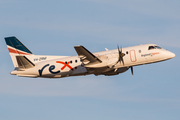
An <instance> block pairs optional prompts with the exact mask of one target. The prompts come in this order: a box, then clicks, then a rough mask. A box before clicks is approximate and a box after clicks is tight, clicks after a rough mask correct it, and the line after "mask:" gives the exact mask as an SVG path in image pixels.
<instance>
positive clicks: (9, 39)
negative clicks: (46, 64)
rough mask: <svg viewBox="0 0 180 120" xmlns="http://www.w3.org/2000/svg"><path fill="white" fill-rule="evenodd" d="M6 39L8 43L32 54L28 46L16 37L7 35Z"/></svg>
mask: <svg viewBox="0 0 180 120" xmlns="http://www.w3.org/2000/svg"><path fill="white" fill-rule="evenodd" d="M5 41H6V44H7V45H9V46H11V47H13V48H16V49H17V50H21V51H24V52H26V53H29V54H32V52H31V51H30V50H29V49H28V48H26V47H25V46H24V45H23V44H22V43H21V42H20V41H19V40H18V39H17V38H16V37H6V38H5Z"/></svg>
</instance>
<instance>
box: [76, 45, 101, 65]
mask: <svg viewBox="0 0 180 120" xmlns="http://www.w3.org/2000/svg"><path fill="white" fill-rule="evenodd" d="M74 48H75V50H76V52H77V54H78V56H79V57H80V59H81V61H82V62H83V64H85V65H87V64H91V65H92V64H98V63H101V62H102V61H101V60H100V59H98V58H97V57H96V56H94V55H93V54H92V53H91V52H89V51H88V50H87V49H86V48H85V47H83V46H81V45H80V46H75V47H74Z"/></svg>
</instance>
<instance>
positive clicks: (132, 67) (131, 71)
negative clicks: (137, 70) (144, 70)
mask: <svg viewBox="0 0 180 120" xmlns="http://www.w3.org/2000/svg"><path fill="white" fill-rule="evenodd" d="M131 73H132V76H133V67H132V66H131Z"/></svg>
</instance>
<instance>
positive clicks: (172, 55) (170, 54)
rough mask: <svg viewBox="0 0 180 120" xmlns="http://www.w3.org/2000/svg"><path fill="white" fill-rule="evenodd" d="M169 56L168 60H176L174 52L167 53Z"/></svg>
mask: <svg viewBox="0 0 180 120" xmlns="http://www.w3.org/2000/svg"><path fill="white" fill-rule="evenodd" d="M167 55H168V58H170V59H171V58H174V57H175V56H176V55H175V54H174V53H172V52H168V53H167Z"/></svg>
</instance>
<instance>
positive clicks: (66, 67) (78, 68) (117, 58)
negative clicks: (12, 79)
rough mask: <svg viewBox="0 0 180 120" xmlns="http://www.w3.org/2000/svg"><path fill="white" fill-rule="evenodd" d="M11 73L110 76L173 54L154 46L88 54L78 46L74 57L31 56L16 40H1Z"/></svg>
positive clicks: (36, 75)
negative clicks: (10, 60)
mask: <svg viewBox="0 0 180 120" xmlns="http://www.w3.org/2000/svg"><path fill="white" fill-rule="evenodd" d="M5 41H6V44H7V48H8V50H9V54H10V56H11V59H12V62H13V65H14V67H15V69H14V70H13V71H12V72H11V75H17V76H21V77H32V78H37V77H41V78H63V77H69V76H82V75H90V74H94V75H96V76H97V75H105V76H112V75H118V74H120V73H123V72H126V71H127V70H128V69H129V68H130V69H131V73H132V75H133V67H134V66H138V65H145V64H150V63H156V62H161V61H165V60H168V59H171V58H174V57H175V54H174V53H172V52H170V51H168V50H165V49H163V48H161V47H159V46H158V45H156V44H144V45H138V46H132V47H126V48H119V46H117V49H114V50H108V49H107V48H105V49H106V51H102V52H96V53H91V52H90V51H88V50H87V49H86V48H85V47H83V46H82V45H79V46H74V48H75V50H76V52H77V55H76V56H48V55H34V54H33V53H32V52H31V51H30V50H29V49H28V48H27V47H26V46H24V45H23V44H22V43H21V42H20V41H19V40H18V39H17V38H16V37H14V36H12V37H5Z"/></svg>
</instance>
